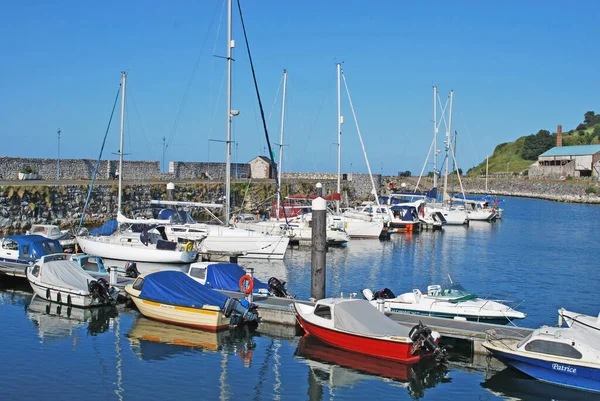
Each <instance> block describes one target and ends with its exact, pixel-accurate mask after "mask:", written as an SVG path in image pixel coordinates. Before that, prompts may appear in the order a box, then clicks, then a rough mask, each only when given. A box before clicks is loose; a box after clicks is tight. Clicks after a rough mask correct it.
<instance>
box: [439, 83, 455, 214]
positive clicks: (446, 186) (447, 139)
mask: <svg viewBox="0 0 600 401" xmlns="http://www.w3.org/2000/svg"><path fill="white" fill-rule="evenodd" d="M452 94H453V91H450V116H449V117H448V126H447V127H446V175H445V176H444V195H443V196H444V197H446V194H447V193H448V164H449V161H450V157H449V155H448V152H452V149H451V146H452V143H451V142H450V130H451V128H452ZM442 203H446V202H444V199H443V198H442Z"/></svg>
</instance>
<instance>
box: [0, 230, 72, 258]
mask: <svg viewBox="0 0 600 401" xmlns="http://www.w3.org/2000/svg"><path fill="white" fill-rule="evenodd" d="M6 238H10V239H12V240H14V241H16V242H17V244H18V245H19V259H32V260H33V259H39V258H41V257H42V256H44V255H51V254H53V253H63V248H62V247H61V246H60V242H58V241H57V240H55V239H50V238H46V237H43V236H41V235H35V234H31V235H8V236H6Z"/></svg>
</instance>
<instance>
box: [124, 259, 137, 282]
mask: <svg viewBox="0 0 600 401" xmlns="http://www.w3.org/2000/svg"><path fill="white" fill-rule="evenodd" d="M139 275H140V272H139V271H138V269H137V265H136V264H135V262H127V264H126V265H125V277H131V278H137V276H139Z"/></svg>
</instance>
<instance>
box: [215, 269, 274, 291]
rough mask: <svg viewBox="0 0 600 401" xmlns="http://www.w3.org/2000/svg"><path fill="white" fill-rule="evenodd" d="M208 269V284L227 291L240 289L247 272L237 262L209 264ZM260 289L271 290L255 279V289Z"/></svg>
mask: <svg viewBox="0 0 600 401" xmlns="http://www.w3.org/2000/svg"><path fill="white" fill-rule="evenodd" d="M206 270H207V271H206V285H208V286H210V287H212V288H216V289H218V290H227V291H239V290H240V279H241V278H242V276H244V275H245V274H246V272H245V271H244V269H242V268H241V267H240V265H238V264H236V263H215V264H212V265H208V267H207V269H206ZM260 289H266V290H269V286H268V285H267V284H265V283H263V282H262V281H260V280H257V279H254V291H257V290H260Z"/></svg>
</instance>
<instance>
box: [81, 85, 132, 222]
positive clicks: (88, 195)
mask: <svg viewBox="0 0 600 401" xmlns="http://www.w3.org/2000/svg"><path fill="white" fill-rule="evenodd" d="M121 85H122V83H120V84H119V88H118V89H117V95H116V96H115V103H114V104H113V107H112V111H111V112H110V118H109V119H108V126H107V127H106V132H105V133H104V140H103V141H102V147H101V148H100V155H98V161H97V162H96V167H95V168H94V174H93V175H92V183H91V184H90V188H89V189H88V194H87V197H86V199H85V204H84V205H83V212H82V213H81V219H79V227H77V232H78V233H79V230H81V226H82V225H83V218H84V217H85V212H86V210H87V205H88V203H89V202H90V197H91V196H92V188H94V182H95V181H96V176H97V175H98V168H99V167H100V160H101V159H102V153H103V152H104V145H106V138H107V136H108V131H109V130H110V124H111V123H112V119H113V116H114V114H115V108H116V107H117V101H118V100H119V93H121Z"/></svg>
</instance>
